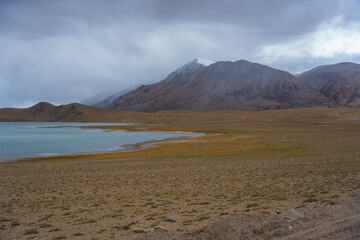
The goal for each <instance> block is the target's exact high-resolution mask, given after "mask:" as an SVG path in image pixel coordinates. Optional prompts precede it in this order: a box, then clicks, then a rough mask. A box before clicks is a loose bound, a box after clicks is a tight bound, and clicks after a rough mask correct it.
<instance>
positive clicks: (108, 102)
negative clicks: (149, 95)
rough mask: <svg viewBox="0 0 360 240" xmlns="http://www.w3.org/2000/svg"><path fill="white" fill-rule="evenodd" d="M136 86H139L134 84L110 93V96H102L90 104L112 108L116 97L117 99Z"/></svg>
mask: <svg viewBox="0 0 360 240" xmlns="http://www.w3.org/2000/svg"><path fill="white" fill-rule="evenodd" d="M138 87H140V85H136V86H134V87H131V88H126V89H124V90H122V91H119V92H116V93H114V94H111V95H110V96H107V97H106V98H102V99H101V101H97V102H95V103H93V104H91V106H93V107H101V108H109V109H113V108H114V107H115V106H114V105H115V101H116V99H118V98H119V97H121V96H123V95H125V94H126V93H128V92H130V91H132V90H134V89H136V88H138Z"/></svg>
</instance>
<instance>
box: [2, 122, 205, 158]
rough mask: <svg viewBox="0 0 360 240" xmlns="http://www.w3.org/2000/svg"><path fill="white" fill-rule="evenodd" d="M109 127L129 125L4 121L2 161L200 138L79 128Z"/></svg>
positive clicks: (182, 134)
mask: <svg viewBox="0 0 360 240" xmlns="http://www.w3.org/2000/svg"><path fill="white" fill-rule="evenodd" d="M106 125H125V123H123V124H121V123H120V124H119V123H69V122H66V123H64V122H59V123H54V122H0V162H4V161H10V160H12V159H14V158H15V159H16V158H22V157H35V156H52V155H60V154H76V153H94V152H108V151H119V150H124V149H125V147H124V145H128V144H136V143H140V142H145V141H159V140H164V139H169V138H177V137H183V136H198V135H199V134H197V133H161V132H122V131H106V130H101V129H83V128H77V127H80V126H106ZM70 126H73V127H70ZM49 127H60V128H49Z"/></svg>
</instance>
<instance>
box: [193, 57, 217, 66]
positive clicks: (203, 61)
mask: <svg viewBox="0 0 360 240" xmlns="http://www.w3.org/2000/svg"><path fill="white" fill-rule="evenodd" d="M195 61H197V63H200V64H202V65H204V66H209V65H211V64H213V63H215V62H214V61H211V60H209V59H205V58H197V59H195Z"/></svg>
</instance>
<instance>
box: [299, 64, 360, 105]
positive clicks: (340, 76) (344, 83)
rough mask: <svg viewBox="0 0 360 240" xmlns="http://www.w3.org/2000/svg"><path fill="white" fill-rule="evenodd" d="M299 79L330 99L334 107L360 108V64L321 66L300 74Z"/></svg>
mask: <svg viewBox="0 0 360 240" xmlns="http://www.w3.org/2000/svg"><path fill="white" fill-rule="evenodd" d="M298 78H299V79H300V80H302V81H304V82H305V83H306V84H308V85H310V86H311V87H313V88H314V89H316V90H317V91H319V92H320V93H321V94H323V95H324V96H326V97H328V98H329V99H330V101H331V102H332V103H331V104H332V105H335V106H337V105H340V106H352V107H353V106H357V107H359V106H360V64H356V63H351V62H342V63H337V64H332V65H324V66H319V67H316V68H314V69H311V70H309V71H307V72H304V73H301V74H299V75H298Z"/></svg>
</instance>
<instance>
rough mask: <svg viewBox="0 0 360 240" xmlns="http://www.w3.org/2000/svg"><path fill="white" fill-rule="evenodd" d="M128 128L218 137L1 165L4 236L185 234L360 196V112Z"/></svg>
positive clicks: (165, 117)
mask: <svg viewBox="0 0 360 240" xmlns="http://www.w3.org/2000/svg"><path fill="white" fill-rule="evenodd" d="M120 115H121V114H119V116H120ZM106 121H114V122H116V121H124V120H123V119H121V118H120V117H119V118H113V119H109V118H106ZM126 121H127V122H137V123H142V124H138V125H133V126H116V127H107V128H108V129H110V130H117V129H122V130H134V131H144V130H146V131H149V130H150V131H189V132H202V133H207V134H208V135H204V136H200V137H196V138H189V139H177V140H169V141H165V142H160V143H157V144H155V143H146V144H144V145H142V148H140V149H139V150H136V151H127V152H118V153H106V154H86V155H72V156H57V157H47V158H32V159H26V160H21V161H17V162H10V163H1V164H0V206H1V207H0V239H35V238H38V239H111V238H113V239H132V238H133V237H135V236H139V235H141V234H143V232H144V231H146V229H151V228H154V227H155V226H164V227H166V228H168V229H170V230H173V231H174V232H176V233H183V232H186V231H189V230H193V229H196V228H199V227H201V226H203V225H205V224H208V223H212V222H215V221H217V220H220V219H223V218H225V217H227V216H229V215H232V214H234V213H236V214H238V213H242V212H250V213H251V212H258V213H259V214H267V213H274V212H275V211H283V210H284V209H286V208H289V207H292V208H299V207H302V206H304V205H305V206H306V205H314V204H326V203H328V202H329V201H334V200H336V199H337V198H339V197H342V196H347V195H350V194H351V193H352V192H355V191H356V190H357V189H359V188H360V147H359V146H360V110H359V109H325V108H324V109H322V108H308V109H288V110H271V111H261V112H240V111H214V112H204V113H196V112H158V113H152V114H139V113H134V115H131V114H130V113H127V117H126ZM149 145H151V146H149Z"/></svg>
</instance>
